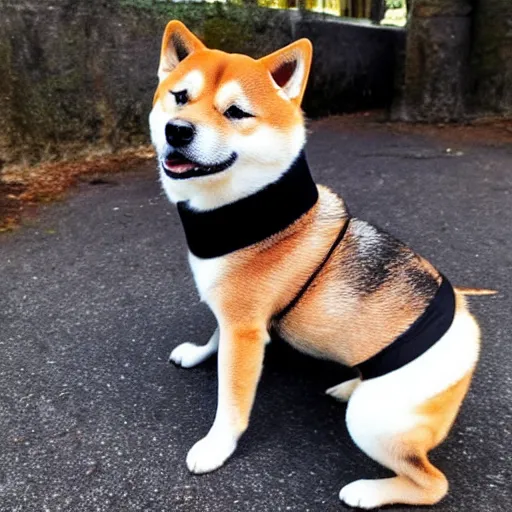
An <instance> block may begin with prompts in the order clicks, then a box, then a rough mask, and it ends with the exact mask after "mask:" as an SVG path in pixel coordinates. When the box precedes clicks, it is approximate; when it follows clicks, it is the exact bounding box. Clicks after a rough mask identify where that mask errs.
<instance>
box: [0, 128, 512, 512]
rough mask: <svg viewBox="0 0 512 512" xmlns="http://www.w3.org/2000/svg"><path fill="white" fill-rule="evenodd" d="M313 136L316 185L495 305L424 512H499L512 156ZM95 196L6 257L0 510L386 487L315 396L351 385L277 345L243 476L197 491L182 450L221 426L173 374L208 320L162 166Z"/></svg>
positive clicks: (195, 381) (147, 506)
mask: <svg viewBox="0 0 512 512" xmlns="http://www.w3.org/2000/svg"><path fill="white" fill-rule="evenodd" d="M312 128H313V133H312V135H311V137H310V142H309V145H308V155H309V160H310V164H311V167H312V170H313V174H314V176H315V178H316V179H317V181H319V182H322V183H325V184H328V185H330V186H332V187H333V188H334V189H335V190H336V191H338V192H339V193H341V194H343V196H344V197H345V199H346V200H347V202H348V205H349V206H350V208H351V210H352V213H353V214H354V215H356V216H359V217H362V218H366V219H367V220H370V221H373V222H375V223H376V224H378V225H380V226H381V227H384V228H385V229H387V230H389V231H391V232H392V233H394V234H395V235H397V236H398V237H400V238H401V239H403V240H405V241H406V242H408V243H410V245H412V247H414V248H415V249H416V250H417V251H418V252H420V253H421V254H423V255H425V256H426V257H428V258H429V259H430V260H431V261H433V262H434V263H435V264H436V265H437V266H438V267H439V268H440V269H441V270H442V271H443V272H444V273H445V274H446V275H448V276H449V277H450V278H451V280H452V282H453V283H455V284H460V285H466V286H485V287H495V288H498V289H499V290H500V294H499V295H498V296H497V297H491V298H475V299H472V301H471V302H472V304H473V310H474V311H475V312H476V314H477V316H478V318H479V319H480V321H481V325H482V328H483V333H484V338H483V339H484V341H483V352H482V359H481V363H480V366H479V368H478V371H477V374H476V377H475V380H474V383H473V386H472V388H471V391H470V393H469V395H468V398H467V400H466V402H465V404H464V406H463V408H462V411H461V414H460V415H459V418H458V420H457V423H456V425H455V427H454V429H453V431H452V433H451V436H450V437H449V439H448V440H447V442H445V443H444V444H443V445H442V446H441V447H440V448H438V449H437V450H436V451H435V452H434V453H433V456H432V458H433V460H434V462H435V463H436V464H438V465H439V466H440V467H441V468H442V469H443V471H445V472H446V474H447V475H448V478H449V480H450V483H451V491H450V494H449V496H448V497H447V498H446V499H445V500H444V501H443V502H442V503H440V504H439V505H437V506H436V507H435V509H434V510H438V511H440V512H441V511H443V512H448V511H450V512H455V511H457V512H460V511H464V512H466V511H469V512H473V511H475V512H486V511H489V512H491V511H492V512H502V511H503V512H509V511H510V510H512V461H511V459H512V448H511V446H512V438H511V429H512V414H511V405H512V378H511V369H512V351H511V342H512V314H511V311H512V298H511V276H512V272H511V270H512V236H511V226H512V147H510V146H509V147H479V146H478V145H475V144H469V143H466V144H462V145H461V144H456V145H455V146H454V145H453V143H450V144H448V143H447V142H445V141H443V140H440V139H435V138H426V137H423V136H419V135H407V134H394V133H392V132H391V131H390V130H389V129H387V128H386V127H383V128H369V127H364V126H363V127H358V128H354V129H352V128H350V127H349V126H347V125H346V124H341V125H340V124H339V123H338V122H337V121H336V120H326V121H321V122H318V123H315V124H313V125H312ZM449 146H451V147H450V149H451V151H449V152H447V151H446V149H447V148H448V147H449ZM106 181H107V183H105V184H103V185H95V186H93V185H88V184H83V185H81V186H80V187H79V189H78V190H77V191H75V192H74V193H73V194H72V195H71V196H70V198H69V199H68V200H67V201H65V202H63V203H58V204H53V205H49V206H46V207H44V208H42V210H41V214H40V215H39V217H38V218H37V219H35V220H31V221H30V222H27V223H26V225H25V226H23V227H22V228H21V229H20V230H18V231H17V232H15V233H13V234H10V235H3V236H2V237H1V238H0V258H1V267H0V510H1V511H2V512H7V511H9V512H11V511H13V512H14V511H34V512H35V511H38V512H39V511H40V512H46V511H50V512H56V511H71V512H81V511H87V512H89V511H165V512H183V511H187V512H195V511H198V512H209V511H212V512H213V511H215V512H228V511H243V512H245V511H255V512H278V511H286V510H291V511H300V512H306V511H311V512H313V511H315V512H316V511H327V512H330V511H337V510H341V509H342V505H341V504H340V503H339V501H338V497H337V496H338V492H339V490H340V488H341V487H342V486H343V485H344V484H346V483H348V482H350V481H352V480H354V479H358V478H371V477H380V476H386V475H388V473H387V471H386V470H384V469H382V468H381V467H379V466H378V465H377V464H375V463H373V462H372V461H371V460H369V459H368V458H367V457H366V456H365V455H364V454H363V453H362V452H360V451H359V450H358V449H357V448H356V447H355V445H354V444H353V443H352V442H351V440H350V438H349V436H348V433H347V430H346V428H345V425H344V412H345V407H344V406H342V405H341V404H338V403H335V402H334V401H332V400H331V399H329V398H328V397H326V396H324V394H323V391H324V390H325V389H326V388H327V387H328V386H331V385H334V384H337V383H339V382H341V381H342V380H344V379H346V378H348V376H349V375H350V372H349V371H348V370H346V369H344V368H341V367H337V366H335V365H331V364H328V363H322V362H318V361H315V360H313V359H311V358H308V357H305V356H302V355H299V354H298V353H296V352H294V351H292V350H291V349H289V348H288V347H286V346H285V345H284V344H283V343H282V342H277V343H274V344H272V345H271V346H270V347H269V349H268V352H267V357H266V365H265V370H264V375H263V378H262V381H261V385H260V387H259V391H258V396H257V400H256V405H255V408H254V412H253V416H252V423H251V425H250V428H249V430H248V432H247V433H246V434H245V436H244V438H243V440H242V441H241V443H240V445H239V449H238V451H237V452H236V454H235V456H234V457H233V458H232V459H231V460H230V461H229V462H228V463H227V464H226V465H225V466H224V467H223V468H221V469H220V470H218V471H216V472H214V473H212V474H208V475H204V476H192V475H190V474H189V473H188V471H187V469H186V466H185V456H186V453H187V450H188V449H189V448H190V447H191V446H192V444H193V443H194V442H195V441H197V440H198V439H199V438H200V437H202V436H203V435H204V434H205V433H206V432H207V430H208V428H209V426H210V423H211V421H212V419H213V415H214V412H215V402H216V370H215V361H210V362H208V363H206V364H204V365H202V366H200V367H198V368H196V369H192V370H179V369H177V368H175V367H174V366H170V365H169V364H168V363H167V357H168V354H169V353H170V351H171V349H172V348H173V347H174V346H176V345H177V344H179V343H182V342H184V341H194V342H206V340H207V339H208V337H209V335H210V333H211V331H212V329H213V328H214V322H213V318H212V316H211V314H210V313H209V312H208V310H207V308H206V307H205V306H204V305H202V304H200V303H199V302H198V297H197V294H196V292H195V289H194V284H193V280H192V276H191V273H190V272H189V270H188V267H187V260H186V250H185V244H184V237H183V234H182V230H181V226H180V223H179V220H178V216H177V214H176V211H175V209H174V207H173V206H172V205H170V204H168V203H167V201H166V199H165V198H164V197H163V195H162V194H161V191H160V188H159V184H158V182H157V179H156V172H155V171H154V170H153V165H151V166H149V167H148V169H142V170H141V171H140V172H137V173H131V174H126V175H123V176H121V177H120V175H116V176H114V177H107V178H106ZM100 183H101V182H100ZM396 510H401V511H405V510H413V508H411V507H396Z"/></svg>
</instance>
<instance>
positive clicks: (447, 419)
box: [340, 372, 472, 509]
mask: <svg viewBox="0 0 512 512" xmlns="http://www.w3.org/2000/svg"><path fill="white" fill-rule="evenodd" d="M471 373H472V372H469V373H468V374H467V375H466V376H465V377H464V378H462V379H461V380H459V381H458V382H456V383H455V384H453V385H452V386H451V387H450V388H448V389H447V390H445V391H443V392H441V393H440V394H438V395H436V396H434V397H433V398H431V399H430V400H428V401H426V402H425V403H423V404H422V405H421V406H419V407H413V408H412V409H411V408H410V407H407V406H401V405H400V401H399V400H398V401H397V400H396V397H395V400H393V397H392V396H390V397H389V398H388V399H384V400H381V401H380V403H379V404H375V403H371V400H372V399H375V398H376V397H375V396H374V395H375V393H365V392H364V391H365V390H364V389H362V388H364V386H361V388H359V389H357V390H356V392H355V393H354V395H353V397H352V398H351V400H350V402H349V405H348V409H347V426H348V429H349V432H350V435H351V436H352V439H353V440H354V442H355V443H356V444H357V445H358V446H359V448H361V449H362V450H363V451H364V452H365V453H366V454H367V455H368V456H370V457H371V458H372V459H374V460H376V461H377V462H379V463H380V464H382V465H383V466H386V467H387V468H389V469H391V470H393V471H394V472H395V473H396V475H397V476H395V477H393V478H385V479H379V480H358V481H356V482H352V483H351V484H349V485H346V486H345V487H344V488H343V489H342V490H341V491H340V499H341V500H342V501H344V502H345V503H346V504H347V505H350V506H352V507H359V508H364V509H371V508H375V507H380V506H383V505H390V504H394V503H405V504H410V505H432V504H434V503H437V502H438V501H440V500H441V499H442V498H443V497H444V496H445V494H446V493H447V492H448V481H447V479H446V477H445V476H444V475H443V473H441V471H439V470H438V469H437V468H436V467H434V466H433V465H432V464H431V463H430V461H429V460H428V457H427V453H428V451H429V450H431V449H432V448H434V447H435V446H437V445H438V444H439V443H440V442H441V441H442V440H443V439H444V438H445V437H446V435H447V433H448V430H449V429H450V427H451V425H452V423H453V421H454V419H455V416H456V414H457V412H458V409H459V406H460V404H461V402H462V400H463V398H464V396H465V394H466V391H467V389H468V387H469V382H470V380H471ZM359 391H362V393H359ZM369 400H370V402H369Z"/></svg>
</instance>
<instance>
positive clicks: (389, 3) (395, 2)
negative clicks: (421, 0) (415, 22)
mask: <svg viewBox="0 0 512 512" xmlns="http://www.w3.org/2000/svg"><path fill="white" fill-rule="evenodd" d="M386 7H387V8H388V9H402V8H403V7H405V0H386Z"/></svg>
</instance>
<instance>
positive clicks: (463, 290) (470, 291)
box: [454, 286, 498, 295]
mask: <svg viewBox="0 0 512 512" xmlns="http://www.w3.org/2000/svg"><path fill="white" fill-rule="evenodd" d="M454 289H455V291H456V292H458V293H460V294H461V295H496V294H497V293H498V290H490V289H488V288H468V287H466V286H455V287H454Z"/></svg>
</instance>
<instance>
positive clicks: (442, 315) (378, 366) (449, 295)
mask: <svg viewBox="0 0 512 512" xmlns="http://www.w3.org/2000/svg"><path fill="white" fill-rule="evenodd" d="M442 279H443V280H442V282H441V286H440V287H439V289H438V290H437V292H436V294H435V295H434V298H433V299H432V301H431V302H430V304H429V305H428V306H427V309H425V311H424V312H423V314H422V315H421V316H420V317H419V318H418V319H417V320H416V321H415V322H414V323H413V324H412V325H411V326H410V327H409V328H408V329H407V330H406V331H405V332H404V333H403V334H401V335H400V336H399V337H398V338H397V339H396V340H395V341H393V343H391V345H388V346H387V347H386V348H384V349H383V350H381V351H380V352H379V353H378V354H376V355H374V356H373V357H371V358H370V359H367V360H366V361H364V362H363V363H361V364H358V365H356V368H357V369H358V370H359V371H360V373H361V378H362V379H363V380H367V379H374V378H375V377H381V376H382V375H385V374H386V373H390V372H392V371H395V370H398V369H399V368H402V366H405V365H406V364H408V363H410V362H411V361H414V359H416V358H417V357H419V356H421V354H424V353H425V352H426V351H427V350H428V349H429V348H431V347H432V346H433V345H434V344H435V343H437V342H438V341H439V340H440V339H441V338H442V337H443V335H444V334H445V333H446V331H447V330H448V329H449V328H450V326H451V325H452V322H453V318H454V317H455V294H454V291H453V288H452V285H451V284H450V281H448V279H446V277H444V276H442Z"/></svg>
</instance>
